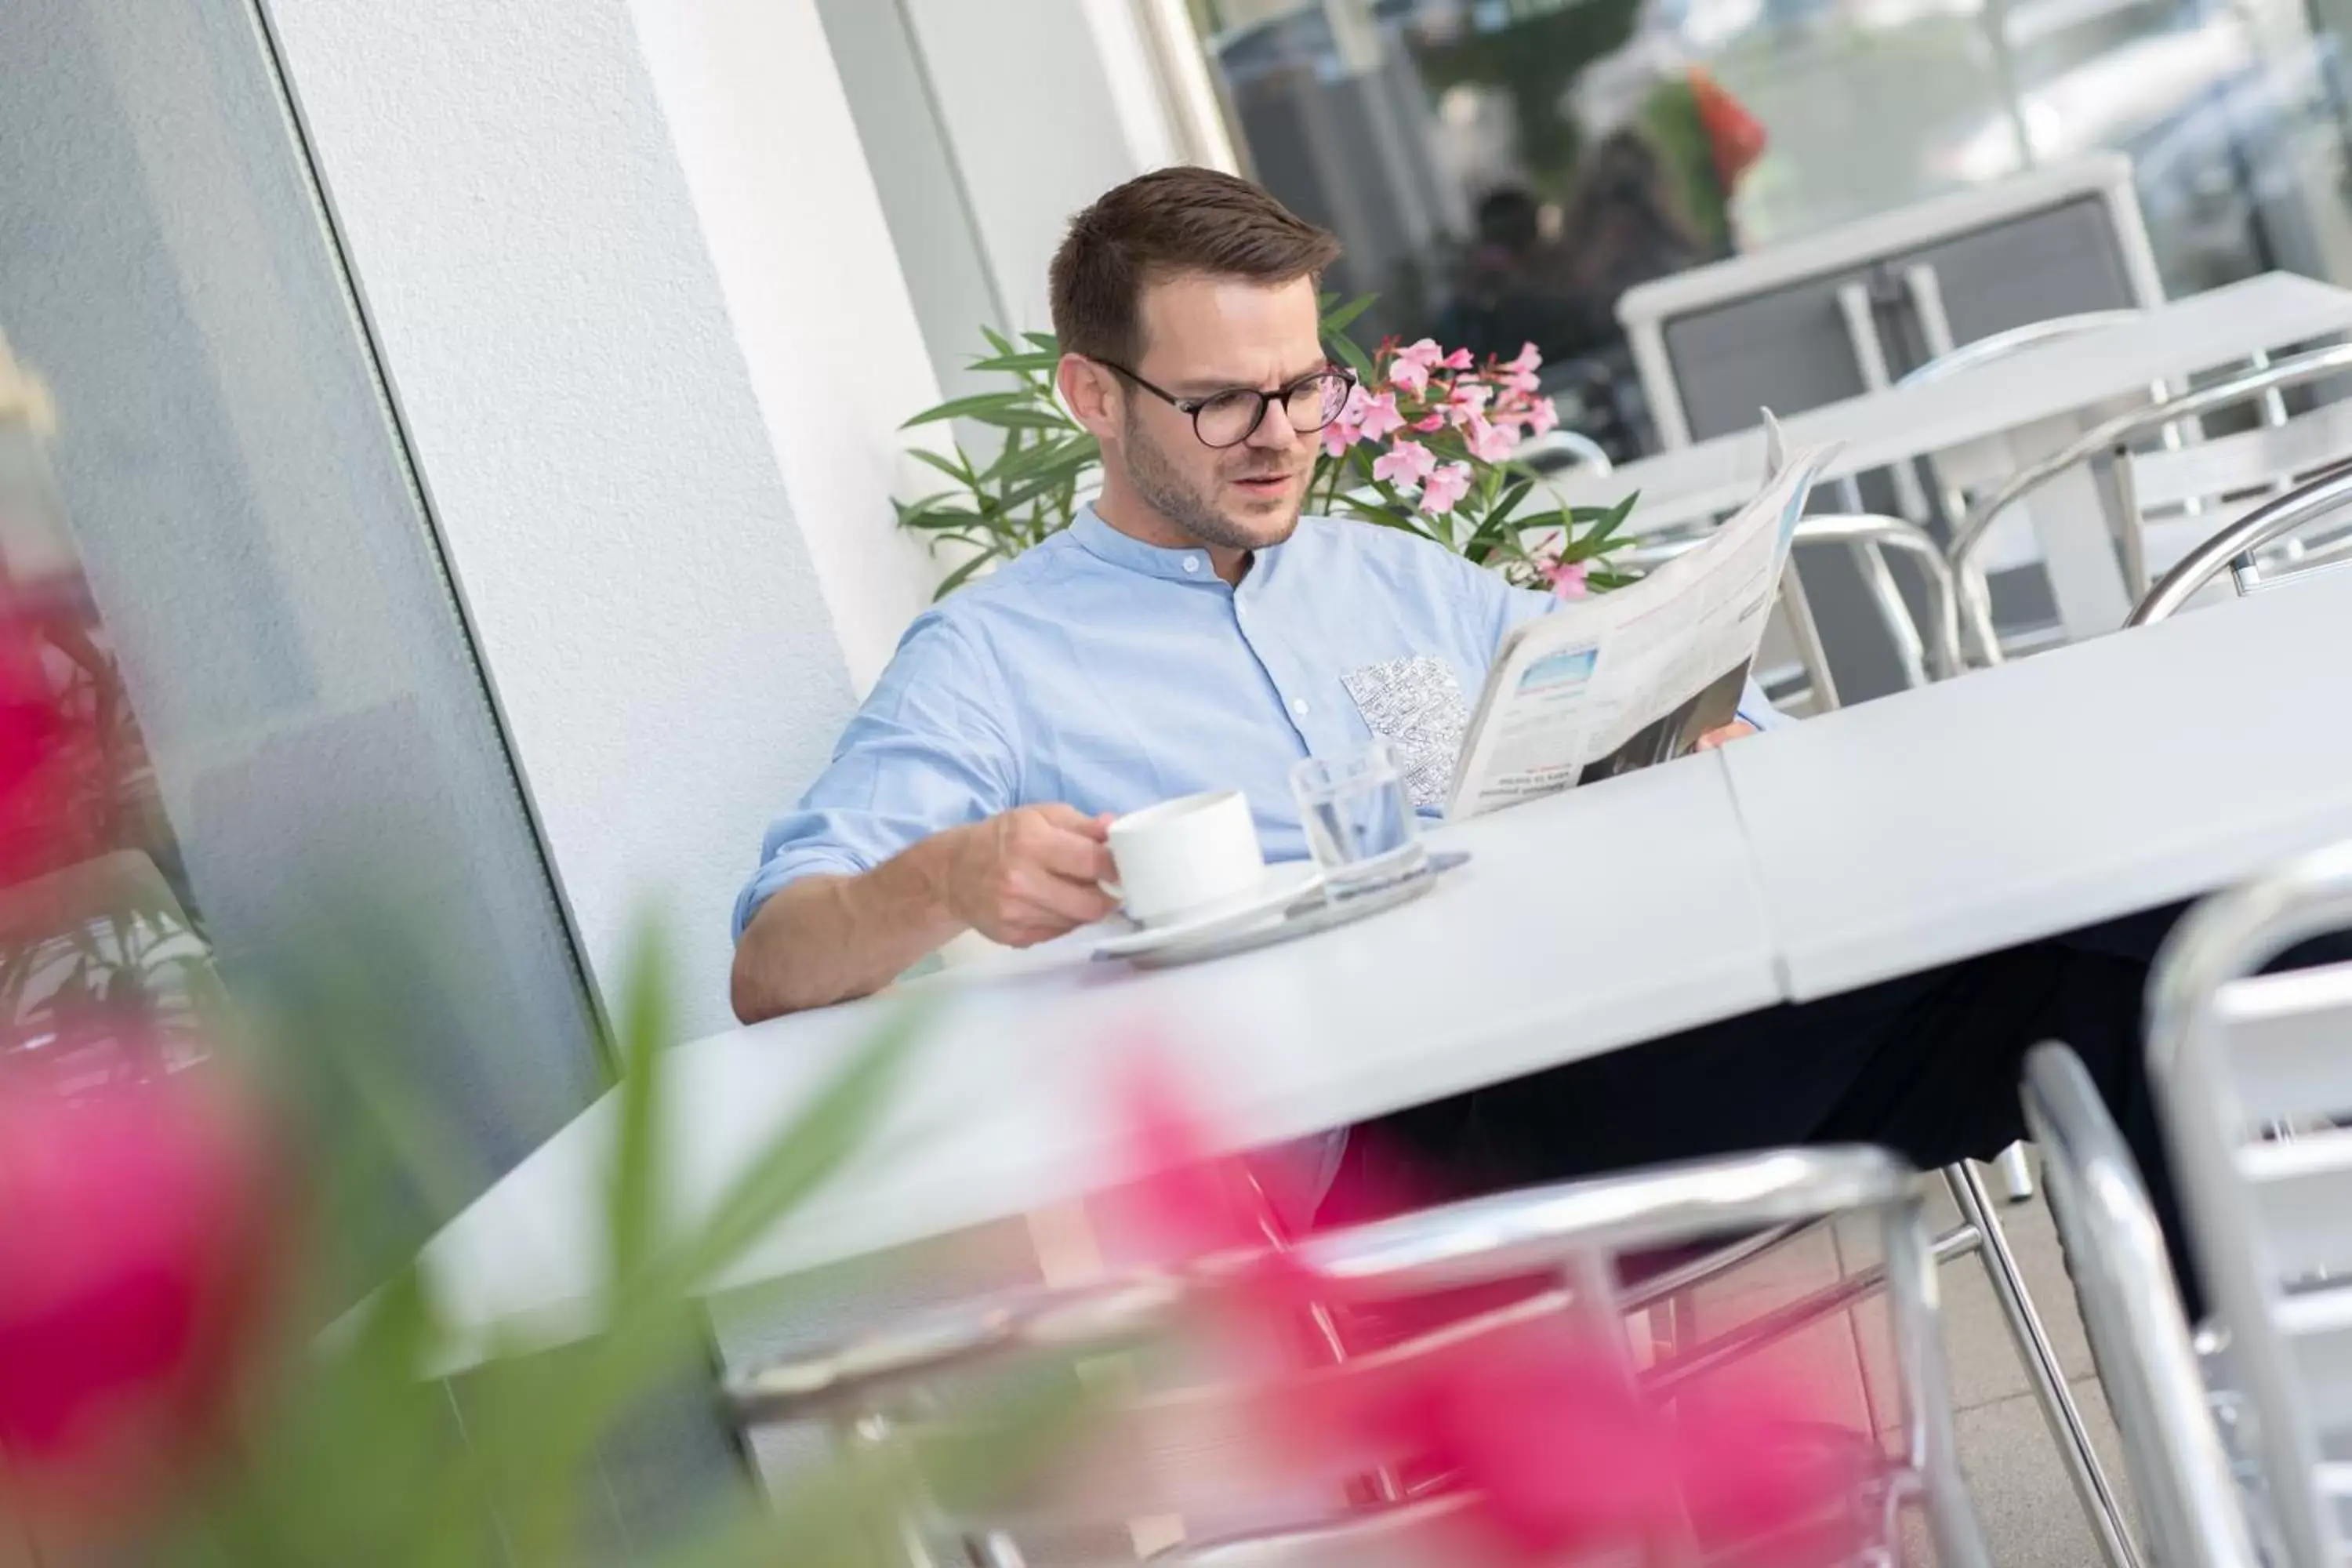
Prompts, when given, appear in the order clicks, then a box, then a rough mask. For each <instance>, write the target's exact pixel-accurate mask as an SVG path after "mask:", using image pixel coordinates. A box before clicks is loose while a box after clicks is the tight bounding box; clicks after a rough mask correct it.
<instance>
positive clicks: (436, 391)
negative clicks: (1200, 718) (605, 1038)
mask: <svg viewBox="0 0 2352 1568" xmlns="http://www.w3.org/2000/svg"><path fill="white" fill-rule="evenodd" d="M271 8H272V13H273V16H274V17H275V19H276V21H277V24H278V29H279V32H280V34H281V37H282V42H283V45H284V47H285V50H286V54H287V62H288V66H289V73H290V75H291V77H292V79H293V85H294V88H295V89H296V93H297V96H298V98H299V101H300V105H301V108H302V111H303V113H304V115H305V118H306V120H307V121H308V123H309V126H310V132H311V134H312V138H313V141H314V144H315V150H316V153H317V156H318V158H319V161H320V166H321V169H322V172H323V174H324V175H325V178H326V181H327V184H328V186H329V189H330V192H331V199H332V200H333V202H334V204H335V206H336V209H337V212H338V214H339V216H340V218H341V223H342V225H343V227H344V231H345V233H346V235H347V237H348V240H349V244H350V249H351V256H352V265H353V268H354V270H355V271H356V273H357V275H358V279H359V282H360V284H361V287H362V289H363V291H364V293H365V295H366V297H367V300H368V301H369V305H370V309H371V312H372V314H373V319H374V321H375V322H376V325H377V327H378V330H379V332H380V334H381V339H382V346H383V353H384V357H385V360H386V363H387V368H388V370H389V372H390V374H391V377H392V380H393V383H394V387H395V390H396V394H397V395H398V397H399V398H400V401H401V403H402V405H403V407H404V411H405V413H406V416H407V418H408V421H409V426H410V429H411V431H412V434H413V437H414V439H415V447H416V452H417V457H418V459H419V463H420V467H421V468H422V470H423V472H424V475H425V482H426V484H427V485H428V487H429V488H430V490H431V492H432V497H433V500H434V502H435V505H436V510H437V512H438V515H439V518H440V521H441V524H442V527H443V529H444V530H445V532H446V540H447V546H448V552H449V556H450V562H451V565H452V568H453V570H454V572H455V574H456V576H457V580H458V582H459V584H460V585H461V588H462V590H463V591H464V593H465V595H466V596H467V601H468V604H469V606H470V608H471V610H472V613H473V616H474V620H475V625H476V626H477V629H478V635H479V638H480V642H481V651H482V655H483V658H484V662H485V663H486V665H487V666H488V672H489V675H490V678H491V679H492V681H493V684H494V686H495V687H496V689H497V691H498V694H499V699H500V701H501V704H502V706H503V709H504V710H505V714H506V718H507V721H508V724H509V730H510V733H511V736H512V739H513V742H514V746H515V751H516V753H517V760H518V762H519V763H520V767H521V770H522V773H523V775H524V778H525V781H526V784H527V786H528V787H529V789H530V792H531V794H532V796H533V799H534V802H535V804H536V805H537V808H538V811H539V816H540V818H541V823H542V825H543V827H544V830H545V833H546V836H547V839H548V844H549V848H550V850H551V854H552V857H553V859H554V862H555V867H556V871H557V874H558V877H559V879H560V880H561V882H562V886H563V889H564V891H565V893H566V896H567V897H568V899H569V901H570V903H571V905H572V910H573V912H574V915H575V918H576V919H577V921H578V922H579V924H580V927H581V929H582V932H583V937H584V939H585V942H586V944H587V947H588V950H589V959H590V962H591V963H592V965H593V967H594V968H595V970H596V972H597V973H598V974H599V975H600V976H602V977H603V978H604V980H605V981H607V982H608V983H609V981H610V980H611V979H612V978H613V977H614V974H615V973H616V970H615V961H616V959H617V958H618V956H619V954H620V952H622V950H623V947H624V945H625V939H626V935H627V932H628V930H629V927H630V924H631V921H632V919H633V916H634V914H635V911H636V910H638V909H640V908H642V907H644V906H645V904H646V901H647V900H653V901H654V902H655V903H656V906H657V907H658V908H659V909H660V910H661V911H662V912H663V913H664V914H665V916H666V917H667V923H668V925H669V927H670V930H671V931H672V933H673V935H674V938H675V941H676V944H677V950H678V952H679V956H680V959H681V967H682V970H683V973H682V974H681V975H680V979H681V982H682V987H681V992H680V994H681V999H682V1001H683V1003H684V1005H685V1010H686V1018H685V1023H686V1024H687V1026H688V1027H689V1028H692V1029H697V1030H700V1029H709V1028H715V1027H718V1026H721V1025H722V1024H723V1023H725V1022H726V1018H727V1014H726V1002H725V987H724V976H725V972H726V965H727V960H728V946H727V939H726V921H727V913H728V909H729V905H730V900H731V899H732V896H733V893H734V890H735V889H736V887H737V886H738V885H739V884H740V879H742V878H743V877H744V876H745V875H746V874H747V873H748V872H749V870H750V868H751V864H752V860H753V857H754V855H755V853H756V850H757V840H758V835H759V833H760V830H761V826H763V824H764V823H765V821H766V820H767V818H768V817H769V816H771V815H772V813H773V812H774V810H775V809H776V807H777V806H778V805H779V804H780V803H781V802H783V801H785V800H787V799H788V798H789V797H790V796H791V795H793V793H794V792H795V791H796V790H797V789H798V788H799V787H800V786H801V784H803V782H804V781H805V780H806V779H807V778H808V777H809V776H810V775H811V774H812V773H814V770H815V769H816V768H817V767H818V766H820V765H821V764H822V763H823V760H824V757H825V755H826V754H827V752H828V751H829V749H830V746H831V743H832V741H833V738H834V736H835V733H836V732H837V731H838V730H839V728H840V725H841V723H842V722H843V721H844V719H845V717H846V715H847V712H848V709H849V706H850V703H851V700H852V690H853V680H852V676H851V673H850V670H849V668H848V666H847V663H846V661H845V656H844V652H843V647H842V642H841V639H840V637H838V636H837V635H836V631H835V616H834V612H833V610H832V608H831V607H830V606H829V605H828V600H827V592H826V585H825V584H824V581H823V580H822V578H823V572H822V570H821V568H822V566H823V564H824V563H825V562H827V561H833V562H835V563H838V562H839V560H840V559H841V556H842V551H841V550H840V549H839V548H838V545H839V540H838V538H837V537H831V536H828V535H827V534H826V529H828V528H831V527H835V526H842V527H848V526H853V525H852V524H849V523H846V522H845V521H843V519H844V518H845V516H846V514H847V513H848V512H849V511H851V510H854V508H855V506H856V501H855V499H854V498H855V497H856V496H857V495H858V494H860V493H862V489H863V488H864V487H866V486H868V485H870V484H871V483H872V482H873V479H872V469H873V468H874V467H875V460H874V458H873V457H872V450H871V448H872V443H871V442H870V441H869V442H862V443H853V444H850V446H849V447H848V449H846V450H843V449H841V446H840V442H839V431H840V428H841V426H840V425H838V424H826V425H824V426H823V428H822V429H819V430H813V431H812V432H811V435H812V437H813V438H814V441H816V442H821V443H831V444H833V446H832V447H831V448H830V450H831V455H832V456H833V457H835V458H840V460H841V464H842V466H841V468H839V469H838V470H826V469H824V467H823V464H824V461H826V460H827V458H826V457H825V456H824V454H821V453H818V452H815V451H813V450H811V449H810V447H808V446H807V445H803V446H801V447H797V448H796V449H795V453H794V454H793V455H791V456H788V457H787V458H785V459H784V460H783V461H782V462H780V460H779V456H778V451H777V446H776V441H775V435H776V429H775V426H777V424H779V423H780V422H781V423H787V424H788V423H789V422H790V421H791V420H792V419H793V417H794V416H795V413H796V411H803V412H804V410H803V407H802V405H797V404H788V403H787V402H786V401H785V400H783V399H782V397H771V398H769V399H766V400H763V398H762V396H761V393H762V391H767V392H770V393H773V392H775V390H776V389H775V387H774V386H773V384H772V380H771V378H772V374H773V372H774V369H775V366H774V363H773V361H772V359H770V358H767V357H765V356H768V355H771V354H772V353H774V352H775V351H776V349H777V346H778V334H779V333H780V332H782V330H783V328H784V327H786V326H789V325H790V324H791V321H795V320H796V321H802V322H803V324H807V323H814V324H816V325H818V326H821V327H823V328H824V330H825V331H826V332H831V331H833V329H834V326H835V323H837V322H838V321H839V320H840V318H841V317H843V316H847V315H854V314H857V313H860V312H862V311H867V310H874V309H878V308H879V307H876V306H874V305H873V304H872V302H871V301H870V300H866V299H865V298H864V297H863V296H861V297H859V298H857V299H856V300H841V299H837V298H828V297H826V296H824V294H823V293H822V292H819V293H818V294H816V295H814V296H813V297H804V298H799V299H791V298H787V299H785V300H782V302H781V303H782V305H783V306H789V307H790V308H791V309H792V310H796V311H802V312H805V314H804V315H803V316H799V317H793V318H789V319H787V318H784V317H782V316H769V315H761V316H760V317H759V318H758V328H759V330H758V332H757V333H755V334H753V335H754V336H755V337H756V338H757V340H758V342H759V346H760V351H761V354H762V356H763V357H762V360H761V363H760V365H759V366H758V367H757V368H754V367H753V366H751V365H750V364H747V359H746V353H745V350H744V347H743V346H742V345H741V344H740V343H739V342H738V338H737V332H736V323H735V322H733V321H730V315H729V310H728V300H727V292H728V290H727V288H726V284H727V282H728V281H729V279H728V278H727V277H726V276H724V274H725V272H726V271H727V270H728V268H731V267H733V266H734V265H735V264H736V263H737V262H739V261H740V258H741V256H742V255H743V254H745V253H746V249H747V248H748V242H746V246H745V247H744V248H739V247H738V246H737V244H736V243H735V241H736V239H738V238H740V237H732V238H730V242H729V244H728V246H727V247H725V248H727V250H728V251H729V257H728V260H727V262H726V264H725V265H724V266H721V265H714V260H713V257H712V254H711V247H709V246H708V245H707V244H706V240H705V234H704V229H703V226H701V224H700V223H698V216H697V212H696V208H695V200H694V196H695V188H696V182H695V181H694V180H692V179H690V178H689V177H688V174H687V173H686V172H685V171H683V170H682V169H681V167H680V162H679V155H678V150H677V146H676V145H674V144H673V142H672V138H671V135H670V132H669V129H668V127H667V124H666V123H665V120H664V115H663V110H662V105H661V103H660V101H659V99H658V97H657V95H656V89H655V85H654V82H653V80H652V79H651V77H650V75H649V73H648V71H647V69H646V64H645V59H644V57H643V55H642V54H641V52H640V44H639V40H638V38H637V37H636V35H635V30H634V28H633V26H632V22H631V17H630V15H629V12H628V8H627V4H626V0H508V3H505V4H501V5H476V4H472V3H470V0H404V4H401V5H379V4H372V3H368V0H272V6H271ZM778 8H779V9H782V10H784V11H797V10H800V9H803V8H804V3H803V0H778ZM827 69H828V66H827V64H826V62H825V61H824V58H823V56H822V53H821V51H820V52H814V53H803V55H802V56H801V57H800V58H784V59H780V60H777V61H775V62H773V65H772V70H773V75H772V81H773V84H774V86H773V91H774V95H775V96H776V97H777V98H778V99H779V100H792V99H794V98H797V97H800V96H803V94H804V93H805V90H806V89H807V87H808V84H809V83H811V82H813V81H819V80H821V79H822V78H823V74H824V71H825V70H827ZM820 96H821V95H820ZM688 144H689V145H691V144H692V142H691V139H690V138H689V139H688ZM762 151H763V152H764V153H767V154H768V155H770V156H772V158H774V159H775V160H777V161H778V162H779V163H787V162H789V161H792V160H795V159H799V158H802V157H807V158H809V159H811V160H816V159H820V158H828V157H829V158H836V159H837V157H838V153H839V149H838V146H837V144H836V145H829V144H827V143H825V142H823V141H821V140H820V141H819V142H815V143H814V144H812V145H810V146H806V147H802V146H796V145H794V144H793V142H790V141H786V142H779V143H776V144H772V145H770V146H768V147H766V148H764V149H762ZM791 216H792V217H793V221H795V222H797V223H799V224H800V225H801V226H803V230H804V232H805V233H806V234H807V235H808V236H809V240H808V243H809V244H810V245H812V246H824V245H826V244H829V243H831V240H830V238H829V236H830V234H831V232H832V226H833V224H834V223H835V215H834V214H831V213H828V212H827V211H825V210H824V207H822V206H821V205H804V206H803V207H801V208H800V209H799V210H797V211H795V212H794V213H793V215H791ZM761 234H762V235H763V236H765V237H767V238H772V234H769V233H768V232H767V231H765V230H763V231H761ZM843 265H845V266H849V265H855V262H854V260H853V261H849V262H845V263H844V264H843ZM733 281H735V282H737V283H739V284H740V282H741V281H742V279H741V277H740V274H737V275H736V276H735V277H734V279H733ZM805 283H806V279H805V278H803V279H801V281H800V283H799V284H797V285H795V284H787V285H786V286H787V287H794V286H805ZM738 291H739V292H740V289H739V290H738ZM758 303H760V301H755V300H747V314H748V313H750V312H749V307H750V306H751V305H755V304H758ZM780 323H781V324H780ZM865 326H866V330H868V331H874V332H877V333H879V334H881V336H882V340H883V341H886V342H887V341H890V340H889V337H888V332H889V331H890V329H889V326H888V323H887V322H877V321H867V322H866V323H865ZM826 341H832V340H830V339H828V340H826ZM828 352H830V351H828ZM822 358H823V356H822V354H820V355H819V359H820V360H821V359H822ZM862 396H863V394H861V397H862ZM875 416H876V412H875V410H874V409H873V407H872V406H871V405H870V404H868V403H866V402H863V401H861V402H859V403H857V404H856V411H855V412H854V414H850V415H845V416H842V417H844V418H845V419H849V420H851V421H853V422H854V421H856V420H862V419H867V418H871V417H875ZM788 469H789V470H791V471H790V472H789V473H788V471H787V470H788ZM790 479H797V480H798V481H799V482H800V483H802V484H803V485H805V486H807V487H808V488H809V494H810V495H811V497H812V498H813V499H814V501H815V503H816V504H818V505H820V506H823V507H824V508H827V509H838V510H837V511H835V512H834V513H833V514H832V515H829V516H828V517H827V518H826V519H824V520H823V524H822V526H820V527H818V528H817V529H815V530H813V531H814V533H815V534H817V535H818V536H819V537H820V538H822V539H823V540H824V542H823V543H821V544H819V543H813V542H812V540H811V538H809V537H807V536H804V534H803V528H802V526H801V520H802V518H803V517H804V516H805V513H806V509H805V508H803V507H801V506H798V505H796V499H797V498H796V497H795V495H794V493H793V487H792V484H791V483H789V482H788V480H790ZM845 497H847V498H851V499H849V500H844V499H843V498H845ZM835 588H836V596H837V597H839V599H840V600H841V602H842V605H843V606H844V608H843V610H842V622H843V625H845V626H849V627H851V628H852V629H853V631H854V632H855V633H856V635H858V636H860V637H864V636H866V635H868V634H870V632H871V628H872V622H873V620H874V618H875V617H877V616H883V615H884V614H886V610H885V608H884V606H885V605H887V604H888V603H889V601H890V596H891V595H893V594H896V593H898V592H899V591H900V590H899V587H898V585H896V584H887V583H886V584H885V585H884V586H883V587H880V588H870V586H867V587H861V586H857V585H855V584H852V585H849V586H847V587H844V586H842V585H841V584H835Z"/></svg>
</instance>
